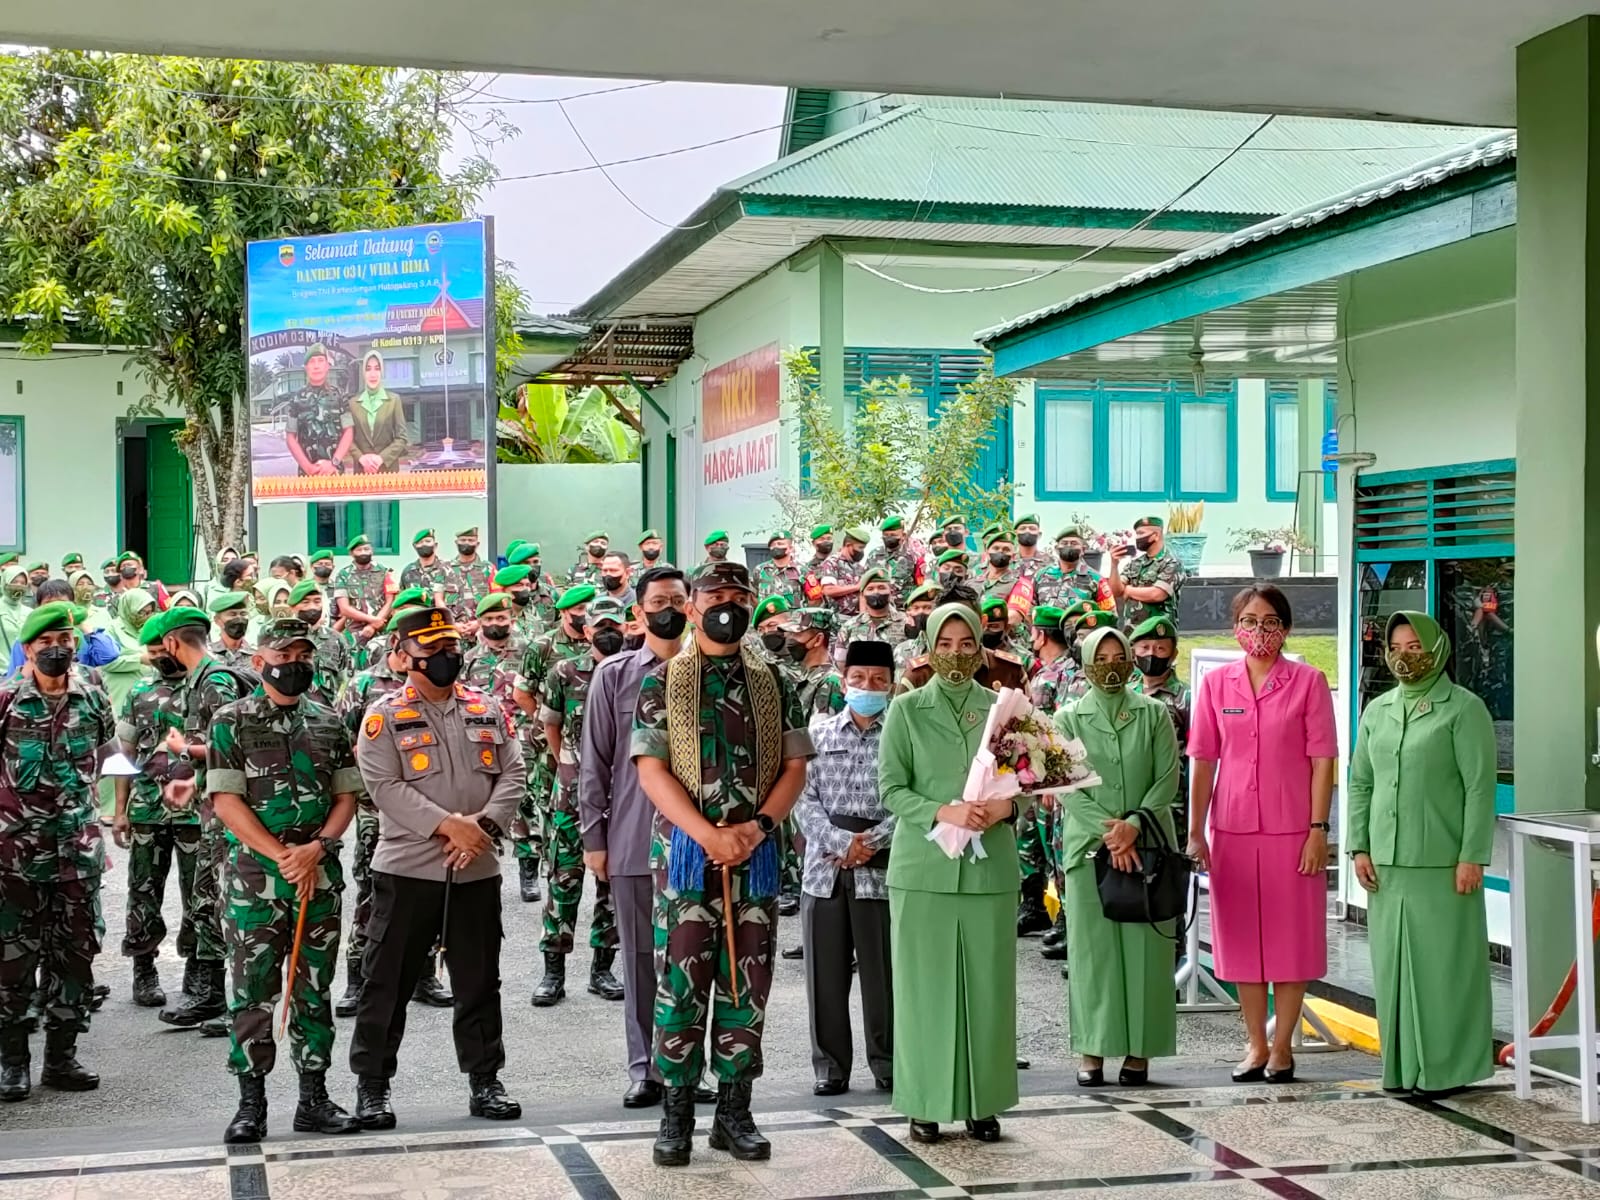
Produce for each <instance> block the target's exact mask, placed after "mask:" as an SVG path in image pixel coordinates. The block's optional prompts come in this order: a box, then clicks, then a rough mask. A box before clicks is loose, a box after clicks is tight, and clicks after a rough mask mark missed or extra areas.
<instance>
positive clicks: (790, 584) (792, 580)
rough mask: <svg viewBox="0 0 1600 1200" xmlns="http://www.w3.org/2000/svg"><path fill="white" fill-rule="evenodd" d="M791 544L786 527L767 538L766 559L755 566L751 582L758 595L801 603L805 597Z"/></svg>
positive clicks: (790, 602) (798, 565) (792, 603)
mask: <svg viewBox="0 0 1600 1200" xmlns="http://www.w3.org/2000/svg"><path fill="white" fill-rule="evenodd" d="M792 545H793V541H792V539H791V538H790V537H789V531H788V530H787V529H780V530H778V532H776V533H774V534H773V535H772V536H771V537H769V538H768V539H767V561H766V562H764V563H762V564H761V565H760V566H758V567H756V570H755V575H754V577H753V578H752V582H753V583H754V584H755V589H756V593H757V594H758V595H760V596H763V597H766V596H777V597H779V598H780V599H782V600H785V601H787V602H788V603H789V604H791V605H794V604H801V603H803V602H804V599H805V589H804V587H803V583H804V581H803V579H802V578H801V574H800V564H799V563H797V562H795V561H794V558H793V556H792V555H791V554H790V550H791V547H792Z"/></svg>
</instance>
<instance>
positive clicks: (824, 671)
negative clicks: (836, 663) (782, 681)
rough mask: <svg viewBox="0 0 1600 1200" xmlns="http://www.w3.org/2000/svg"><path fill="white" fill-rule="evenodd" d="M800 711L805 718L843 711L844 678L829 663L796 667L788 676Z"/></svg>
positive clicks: (809, 718)
mask: <svg viewBox="0 0 1600 1200" xmlns="http://www.w3.org/2000/svg"><path fill="white" fill-rule="evenodd" d="M789 683H790V686H792V687H793V688H794V694H795V697H796V699H798V700H799V701H800V711H801V712H803V713H805V715H806V720H807V721H810V720H811V718H812V717H815V716H829V715H831V714H833V713H837V712H843V711H844V680H843V679H841V678H840V677H839V672H838V671H836V670H834V668H833V666H832V664H830V663H820V664H818V665H817V666H815V667H796V668H794V670H793V673H792V674H791V675H790V676H789Z"/></svg>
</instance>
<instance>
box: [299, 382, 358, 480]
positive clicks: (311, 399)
mask: <svg viewBox="0 0 1600 1200" xmlns="http://www.w3.org/2000/svg"><path fill="white" fill-rule="evenodd" d="M288 416H289V419H288V423H287V424H286V425H285V427H284V431H285V432H286V433H292V434H294V436H295V440H296V441H298V442H299V443H300V449H302V450H304V451H305V455H306V457H307V458H309V459H310V460H311V461H312V462H319V461H321V460H322V459H325V458H327V459H331V458H334V451H335V450H336V449H338V447H339V439H340V438H341V437H343V436H344V431H345V430H346V429H349V428H351V426H352V425H354V423H355V422H354V420H353V418H352V417H351V416H350V406H349V405H348V404H346V403H345V402H344V400H343V399H342V398H341V397H340V395H339V393H338V392H337V391H336V390H334V388H333V385H332V384H328V383H325V384H323V385H322V386H321V387H311V386H310V385H309V384H308V385H307V386H305V387H303V388H301V389H300V390H299V391H298V392H296V393H295V394H294V395H293V396H291V397H290V398H289V404H288ZM335 461H337V459H335Z"/></svg>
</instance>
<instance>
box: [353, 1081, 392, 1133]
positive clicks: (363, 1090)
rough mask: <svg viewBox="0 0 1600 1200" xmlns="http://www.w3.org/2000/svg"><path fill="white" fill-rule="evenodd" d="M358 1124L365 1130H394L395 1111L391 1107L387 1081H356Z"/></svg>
mask: <svg viewBox="0 0 1600 1200" xmlns="http://www.w3.org/2000/svg"><path fill="white" fill-rule="evenodd" d="M356 1122H357V1123H358V1124H359V1125H360V1126H361V1128H363V1129H393V1128H394V1109H393V1108H391V1107H390V1106H389V1081H388V1080H387V1079H358V1080H357V1081H356Z"/></svg>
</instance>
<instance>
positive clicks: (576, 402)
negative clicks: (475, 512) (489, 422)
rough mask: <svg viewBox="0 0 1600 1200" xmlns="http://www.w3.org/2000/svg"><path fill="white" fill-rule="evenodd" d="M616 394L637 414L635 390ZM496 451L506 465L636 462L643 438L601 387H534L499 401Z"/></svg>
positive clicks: (552, 385) (619, 391)
mask: <svg viewBox="0 0 1600 1200" xmlns="http://www.w3.org/2000/svg"><path fill="white" fill-rule="evenodd" d="M613 392H614V394H615V395H616V397H617V399H618V400H620V401H622V403H623V404H625V405H627V406H629V408H630V409H631V411H633V412H634V413H635V414H636V415H637V413H638V411H639V401H638V397H637V396H635V395H634V393H633V389H632V388H615V389H613ZM496 448H497V450H498V461H500V462H503V463H616V462H637V461H638V458H639V435H638V433H637V432H635V431H634V429H633V427H632V426H631V425H628V424H627V423H625V422H624V421H623V420H622V419H621V418H620V417H618V415H617V410H616V409H615V408H614V407H612V404H611V402H610V401H609V400H608V399H607V398H606V395H605V393H604V392H602V391H601V390H600V389H599V388H597V387H589V388H567V387H564V386H562V385H561V384H555V383H547V384H540V383H530V384H529V385H528V386H526V387H524V388H521V389H519V390H518V392H517V394H516V395H514V396H512V397H511V398H510V401H509V402H508V401H506V400H502V401H501V402H500V429H499V434H498V436H497V438H496Z"/></svg>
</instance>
